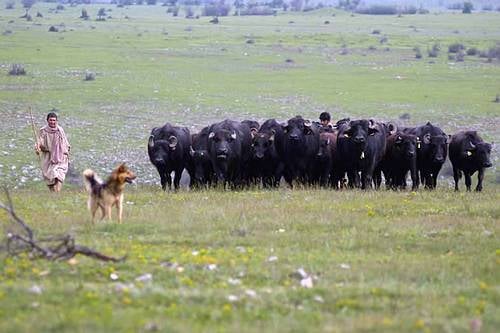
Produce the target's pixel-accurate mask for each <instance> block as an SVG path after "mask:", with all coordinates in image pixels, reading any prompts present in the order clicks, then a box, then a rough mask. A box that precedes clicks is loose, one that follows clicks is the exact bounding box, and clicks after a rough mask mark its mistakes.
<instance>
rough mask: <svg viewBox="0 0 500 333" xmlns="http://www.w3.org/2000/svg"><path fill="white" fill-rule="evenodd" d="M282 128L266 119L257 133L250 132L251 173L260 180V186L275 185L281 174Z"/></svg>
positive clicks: (277, 183)
mask: <svg viewBox="0 0 500 333" xmlns="http://www.w3.org/2000/svg"><path fill="white" fill-rule="evenodd" d="M283 135H284V132H283V128H282V127H281V125H280V124H279V123H278V122H277V121H276V120H274V119H269V120H266V121H265V122H264V123H263V124H262V126H261V127H260V129H259V131H258V132H257V133H252V160H251V164H250V166H251V169H252V174H253V175H254V176H255V177H256V179H261V180H262V186H263V187H265V188H267V187H277V186H278V185H279V183H280V179H281V176H282V174H283V169H284V164H283V161H282V160H281V155H282V154H281V151H280V150H281V145H282V142H283Z"/></svg>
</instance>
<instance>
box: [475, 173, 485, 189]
mask: <svg viewBox="0 0 500 333" xmlns="http://www.w3.org/2000/svg"><path fill="white" fill-rule="evenodd" d="M483 179H484V168H480V169H479V170H478V171H477V186H476V191H477V192H481V191H482V190H483Z"/></svg>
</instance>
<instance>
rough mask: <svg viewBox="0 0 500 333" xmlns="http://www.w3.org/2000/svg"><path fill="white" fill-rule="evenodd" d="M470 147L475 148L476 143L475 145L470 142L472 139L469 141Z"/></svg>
mask: <svg viewBox="0 0 500 333" xmlns="http://www.w3.org/2000/svg"><path fill="white" fill-rule="evenodd" d="M470 147H471V148H472V149H475V148H476V145H475V144H473V143H472V141H471V142H470Z"/></svg>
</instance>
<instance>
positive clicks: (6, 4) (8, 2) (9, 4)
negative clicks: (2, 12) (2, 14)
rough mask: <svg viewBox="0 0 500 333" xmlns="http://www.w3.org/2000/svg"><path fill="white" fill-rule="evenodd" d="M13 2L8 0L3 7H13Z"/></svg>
mask: <svg viewBox="0 0 500 333" xmlns="http://www.w3.org/2000/svg"><path fill="white" fill-rule="evenodd" d="M14 5H15V2H14V1H12V0H9V1H7V2H6V3H5V9H14Z"/></svg>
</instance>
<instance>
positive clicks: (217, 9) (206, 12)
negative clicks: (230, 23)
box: [201, 3, 231, 16]
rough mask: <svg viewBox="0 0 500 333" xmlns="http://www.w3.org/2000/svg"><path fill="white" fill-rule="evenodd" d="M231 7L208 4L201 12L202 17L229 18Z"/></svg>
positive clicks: (221, 4)
mask: <svg viewBox="0 0 500 333" xmlns="http://www.w3.org/2000/svg"><path fill="white" fill-rule="evenodd" d="M230 10H231V6H230V5H227V4H224V3H217V4H207V5H205V7H203V9H202V11H201V15H202V16H228V15H229V11H230Z"/></svg>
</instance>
